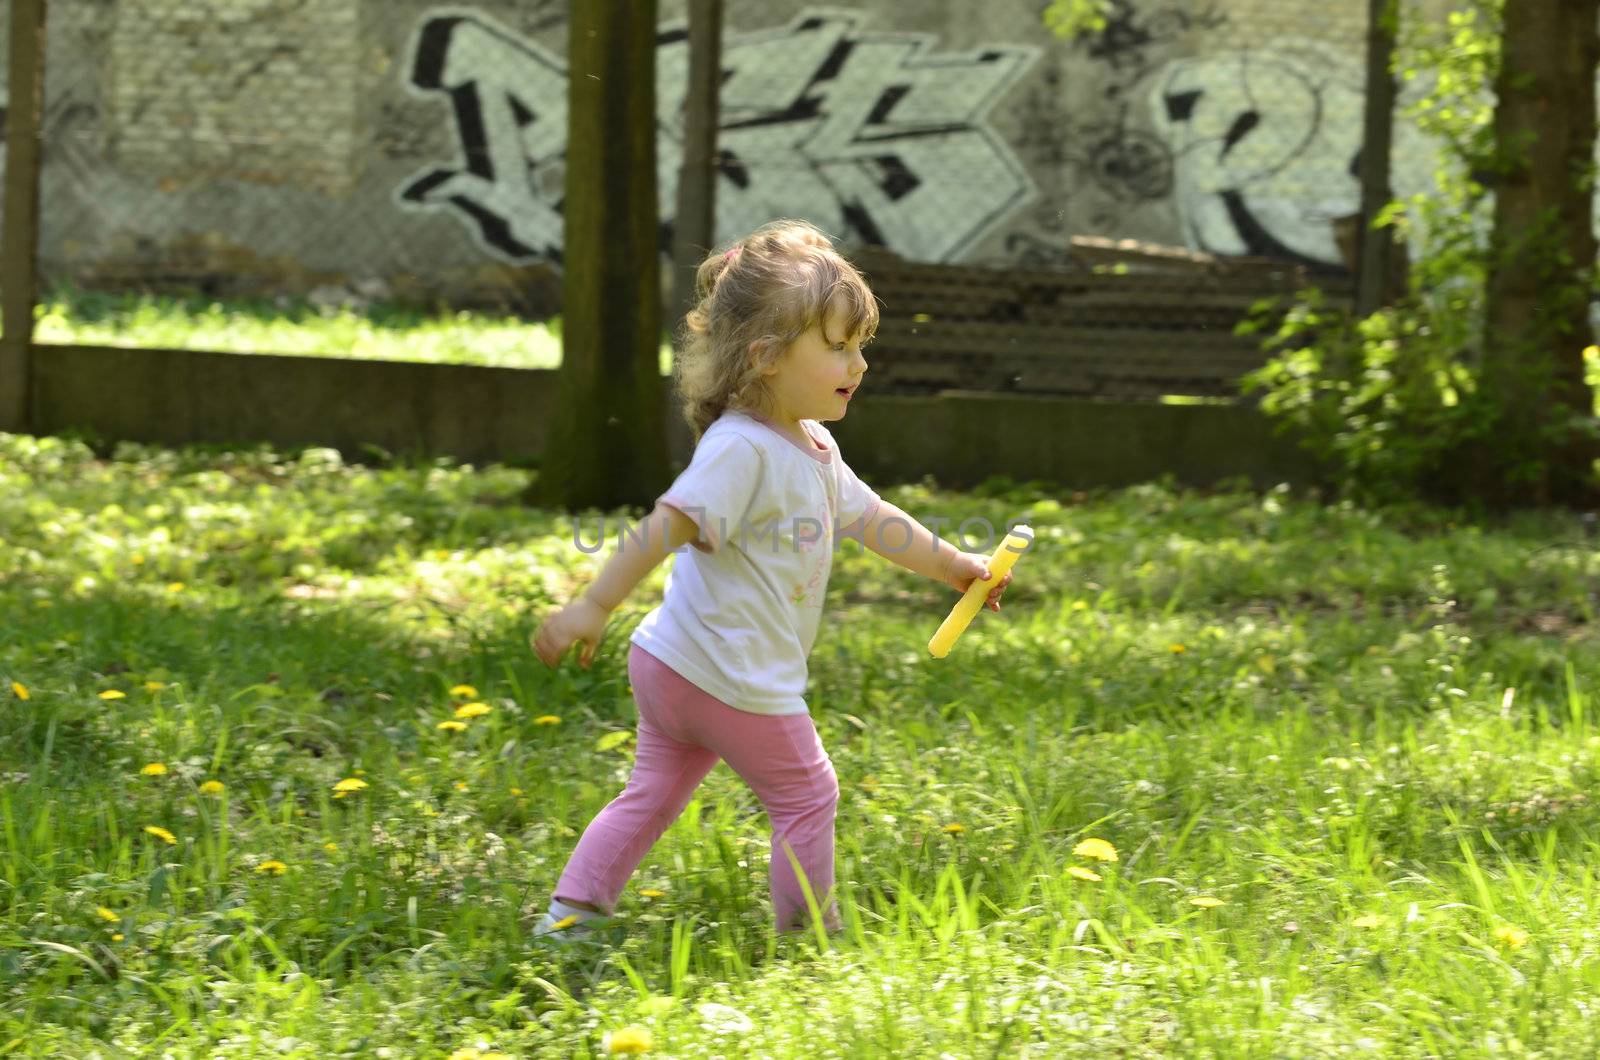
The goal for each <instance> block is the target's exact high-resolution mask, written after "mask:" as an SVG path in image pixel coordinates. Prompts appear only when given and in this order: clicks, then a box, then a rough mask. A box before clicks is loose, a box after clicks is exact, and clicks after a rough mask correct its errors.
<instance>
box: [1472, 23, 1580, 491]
mask: <svg viewBox="0 0 1600 1060" xmlns="http://www.w3.org/2000/svg"><path fill="white" fill-rule="evenodd" d="M1504 11H1505V14H1504V18H1505V23H1504V31H1503V38H1502V50H1501V61H1500V71H1499V75H1498V77H1497V78H1496V83H1495V92H1496V97H1497V98H1496V104H1495V117H1494V132H1495V138H1496V142H1497V151H1498V154H1499V162H1498V164H1497V167H1496V168H1497V172H1496V174H1495V182H1494V189H1495V208H1494V229H1493V233H1492V235H1491V237H1490V263H1489V283H1488V292H1487V294H1488V304H1487V314H1486V318H1485V327H1486V333H1485V335H1484V363H1483V369H1484V370H1483V376H1482V382H1483V385H1484V393H1485V394H1486V395H1487V396H1488V397H1489V398H1490V400H1492V401H1494V402H1495V404H1496V405H1497V406H1498V409H1499V413H1500V416H1501V419H1500V421H1499V423H1497V424H1496V425H1495V430H1494V433H1493V436H1492V438H1491V442H1492V443H1493V444H1494V445H1495V447H1496V448H1495V453H1496V458H1495V460H1494V461H1493V462H1494V463H1496V464H1498V465H1499V466H1498V467H1496V468H1495V470H1494V475H1495V478H1496V482H1495V483H1494V485H1493V486H1492V487H1491V490H1490V492H1491V494H1498V496H1491V497H1490V498H1488V499H1490V500H1493V501H1497V502H1499V503H1502V504H1572V505H1592V504H1594V503H1595V502H1596V491H1595V486H1594V474H1593V470H1592V461H1593V460H1594V458H1595V457H1596V456H1597V455H1600V444H1597V443H1596V441H1595V439H1594V436H1593V434H1592V431H1591V430H1590V428H1591V426H1592V424H1593V400H1594V399H1593V396H1592V395H1591V394H1590V391H1589V388H1588V387H1587V385H1585V383H1584V375H1583V349H1584V347H1585V346H1588V345H1589V344H1590V343H1591V342H1592V340H1593V329H1592V328H1591V326H1590V323H1589V301H1590V294H1591V291H1592V290H1593V279H1594V267H1595V236H1594V217H1593V208H1592V206H1591V198H1590V196H1591V190H1590V180H1589V177H1590V174H1591V170H1592V167H1593V160H1594V147H1595V88H1594V79H1595V68H1596V64H1597V63H1600V32H1597V29H1596V25H1597V20H1600V0H1510V2H1508V3H1506V4H1505V8H1504ZM1507 460H1509V461H1510V463H1509V464H1507ZM1534 469H1538V470H1537V471H1535V470H1534Z"/></svg>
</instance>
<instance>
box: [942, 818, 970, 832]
mask: <svg viewBox="0 0 1600 1060" xmlns="http://www.w3.org/2000/svg"><path fill="white" fill-rule="evenodd" d="M944 830H945V831H946V832H949V833H950V834H951V835H960V834H961V833H962V832H965V831H966V830H967V826H966V825H964V824H960V823H958V822H955V821H951V822H950V823H949V824H947V825H945V826H944Z"/></svg>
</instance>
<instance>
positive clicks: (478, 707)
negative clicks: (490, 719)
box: [456, 703, 494, 718]
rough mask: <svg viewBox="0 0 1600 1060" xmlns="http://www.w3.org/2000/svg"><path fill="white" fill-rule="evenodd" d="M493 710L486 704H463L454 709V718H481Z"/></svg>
mask: <svg viewBox="0 0 1600 1060" xmlns="http://www.w3.org/2000/svg"><path fill="white" fill-rule="evenodd" d="M493 709H494V708H493V707H491V706H489V704H487V703H463V704H461V705H460V706H459V707H457V708H456V717H458V718H481V717H483V716H484V715H485V714H487V713H489V712H490V711H491V710H493Z"/></svg>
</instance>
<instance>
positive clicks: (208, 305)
mask: <svg viewBox="0 0 1600 1060" xmlns="http://www.w3.org/2000/svg"><path fill="white" fill-rule="evenodd" d="M35 317H36V334H37V338H38V341H40V342H46V343H61V344H75V345H90V346H102V345H103V346H131V347H141V348H169V349H184V350H213V351H218V352H228V353H276V354H289V355H295V356H302V357H349V358H358V359H362V360H375V361H425V362H429V363H434V364H481V365H492V366H497V367H505V368H555V367H556V366H558V365H559V364H560V363H561V318H560V317H552V318H551V319H550V320H546V321H529V320H524V319H522V318H520V317H516V316H510V315H503V314H493V313H483V312H474V311H470V310H458V311H441V312H427V311H424V310H422V309H418V308H416V307H408V306H394V305H383V304H376V305H357V304H353V303H346V304H322V305H319V304H315V303H312V302H309V301H307V300H305V299H303V298H293V299H291V298H287V297H286V298H281V299H258V300H253V301H252V300H248V299H230V300H216V299H210V298H204V297H201V296H199V295H189V296H181V295H165V294H163V295H157V294H127V293H124V294H112V293H105V292H97V291H87V290H83V289H80V288H76V287H69V286H60V287H56V288H55V289H53V290H52V291H50V292H49V293H48V294H46V295H45V296H44V297H42V298H41V299H40V301H39V305H38V306H37V307H36V308H35ZM671 370H672V349H671V344H670V342H669V341H668V340H667V339H666V338H663V341H662V348H661V371H662V374H669V373H670V372H671Z"/></svg>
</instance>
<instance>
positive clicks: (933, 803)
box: [0, 435, 1600, 1057]
mask: <svg viewBox="0 0 1600 1060" xmlns="http://www.w3.org/2000/svg"><path fill="white" fill-rule="evenodd" d="M0 476H3V483H0V484H3V488H4V490H5V495H6V497H7V498H8V501H9V503H8V504H6V505H5V506H3V507H0V709H3V710H4V712H5V716H6V721H5V724H4V725H3V726H0V836H3V844H0V1052H3V1053H7V1054H13V1055H29V1056H87V1055H98V1056H105V1057H115V1056H134V1055H137V1056H144V1055H156V1054H161V1055H173V1056H201V1055H203V1056H246V1055H248V1056H255V1055H265V1054H269V1053H270V1054H271V1055H278V1056H300V1057H321V1056H335V1055H345V1056H381V1055H390V1056H405V1057H411V1056H437V1057H443V1056H449V1055H452V1054H456V1055H461V1056H466V1055H471V1054H470V1052H468V1051H469V1050H473V1049H477V1050H479V1051H480V1053H492V1052H496V1051H498V1052H502V1053H505V1054H507V1055H514V1056H549V1057H570V1056H581V1055H590V1054H591V1053H593V1052H594V1051H596V1050H599V1049H600V1048H601V1044H602V1042H605V1041H607V1039H606V1038H605V1035H607V1034H608V1033H613V1032H618V1031H621V1030H623V1029H624V1028H628V1027H636V1028H640V1029H641V1030H642V1031H643V1032H644V1033H647V1034H648V1035H649V1036H650V1037H651V1038H652V1040H653V1044H654V1049H655V1051H657V1052H659V1053H661V1054H665V1055H676V1056H703V1055H762V1056H773V1057H798V1056H804V1057H821V1056H830V1057H831V1056H863V1055H868V1056H929V1057H931V1056H939V1055H949V1056H963V1057H964V1056H998V1055H1016V1056H1033V1057H1045V1056H1052V1057H1053V1056H1059V1055H1073V1054H1078V1053H1082V1054H1084V1055H1088V1054H1090V1053H1093V1054H1095V1055H1119V1056H1125V1057H1154V1056H1185V1057H1189V1056H1217V1057H1253V1056H1272V1057H1286V1056H1292V1057H1301V1056H1305V1057H1312V1056H1315V1057H1326V1056H1347V1055H1358V1054H1359V1055H1384V1056H1442V1055H1448V1056H1490V1055H1504V1054H1507V1053H1517V1052H1522V1053H1526V1054H1527V1055H1546V1056H1552V1057H1554V1056H1562V1057H1565V1056H1583V1055H1593V1054H1594V1052H1595V1050H1596V1048H1597V1047H1600V1029H1597V1028H1600V1023H1597V1022H1596V1020H1595V1018H1594V1017H1595V1012H1594V1004H1595V1003H1594V998H1595V997H1596V996H1600V928H1597V926H1596V925H1597V924H1600V890H1597V876H1600V840H1597V839H1596V836H1597V835H1600V827H1597V826H1600V812H1597V807H1596V805H1595V799H1594V798H1593V795H1592V793H1593V792H1594V789H1595V781H1596V761H1597V754H1600V732H1597V730H1596V727H1595V719H1594V711H1593V706H1592V700H1591V697H1592V695H1593V687H1594V686H1593V682H1592V675H1593V674H1594V673H1595V672H1596V663H1597V659H1596V654H1597V653H1596V647H1595V638H1594V635H1593V632H1592V631H1593V628H1594V594H1593V585H1594V577H1595V574H1596V553H1595V550H1594V545H1593V542H1592V541H1590V540H1588V539H1587V538H1586V536H1585V531H1584V528H1583V526H1582V524H1581V523H1580V522H1579V521H1578V520H1577V519H1576V518H1574V517H1571V516H1567V515H1563V514H1560V513H1530V514H1525V515H1521V516H1518V517H1515V518H1513V519H1509V520H1506V521H1504V522H1502V523H1500V524H1497V525H1492V526H1489V525H1473V524H1466V523H1463V522H1461V521H1460V520H1459V516H1457V515H1456V514H1455V513H1451V512H1446V511H1438V510H1431V509H1421V508H1418V509H1390V510H1383V511H1368V510H1361V509H1358V508H1353V507H1350V506H1348V505H1339V506H1322V505H1319V504H1317V503H1316V502H1315V501H1314V500H1312V499H1308V498H1304V497H1297V496H1294V495H1292V494H1290V493H1289V492H1287V491H1284V490H1275V491H1271V492H1268V493H1265V494H1260V493H1252V492H1249V491H1247V490H1244V489H1243V488H1241V487H1239V486H1237V485H1233V486H1230V487H1229V488H1225V489H1219V490H1217V491H1208V492H1204V493H1201V492H1193V491H1183V490H1178V489H1176V488H1174V487H1173V486H1172V484H1171V483H1170V482H1157V483H1151V484H1147V485H1144V486H1139V487H1135V488H1131V489H1126V490H1120V491H1098V492H1092V493H1089V494H1061V493H1052V492H1050V491H1048V490H1045V489H1042V488H1037V487H1027V486H1021V487H1018V486H1013V485H1010V484H1007V483H1004V482H995V483H992V484H991V485H990V487H989V488H987V489H983V490H979V491H974V492H972V493H952V492H946V491H942V490H938V489H936V488H934V487H933V486H932V485H931V484H924V485H920V486H904V487H896V488H892V489H886V490H885V491H884V492H885V496H886V497H888V499H890V500H892V501H894V502H895V503H896V504H899V505H900V506H902V507H904V508H906V509H908V510H910V511H912V512H913V513H917V514H921V515H923V516H924V517H930V516H941V517H945V518H948V519H950V520H952V521H951V522H950V523H949V524H948V525H957V524H959V522H960V520H962V519H964V518H967V517H970V516H981V517H984V518H987V519H989V520H990V521H991V522H993V523H996V524H998V523H1001V522H1003V521H1004V520H1006V519H1010V518H1018V517H1021V518H1026V519H1027V520H1029V521H1030V522H1031V523H1032V524H1033V525H1034V526H1035V527H1036V528H1037V529H1038V531H1039V534H1040V537H1039V547H1038V548H1037V549H1036V550H1035V552H1034V553H1033V554H1030V555H1029V556H1028V557H1026V558H1025V559H1024V561H1023V562H1022V564H1020V565H1019V568H1018V572H1017V580H1016V582H1015V583H1014V584H1013V585H1012V587H1011V588H1010V589H1009V590H1008V592H1007V596H1006V600H1005V603H1004V607H1003V610H1002V611H1001V612H1000V613H999V614H998V615H996V614H982V615H980V616H979V618H978V619H977V621H976V623H975V625H974V628H973V629H972V630H970V631H969V632H968V633H967V634H966V635H965V636H964V637H963V639H962V640H961V641H960V642H959V643H958V644H957V646H956V648H955V650H954V652H952V655H951V657H950V658H949V659H948V660H945V661H940V662H935V661H933V660H930V659H929V658H928V657H927V655H926V652H925V650H924V645H925V644H926V641H927V638H928V636H929V635H930V634H931V633H932V631H933V629H934V628H935V627H936V626H937V624H938V622H939V620H940V619H941V618H942V617H943V615H944V613H945V611H946V610H947V608H948V606H949V605H950V603H951V602H952V596H953V594H951V593H949V591H948V590H945V589H942V588H940V587H939V586H937V585H934V584H933V583H932V582H929V581H926V580H921V579H918V578H917V577H916V576H914V575H911V574H909V573H907V572H904V571H902V570H900V569H899V568H897V567H895V566H893V565H892V564H890V563H887V562H885V561H884V560H883V559H882V558H880V557H878V556H875V555H871V554H868V553H864V552H862V550H860V549H859V548H858V547H856V546H855V545H853V544H848V545H846V546H844V547H843V548H842V549H841V551H840V553H839V555H838V559H837V563H836V566H835V572H834V576H833V586H832V594H831V597H830V606H829V608H828V612H827V615H826V620H825V621H824V623H823V626H822V630H821V634H820V637H819V639H818V643H817V646H816V649H815V651H814V653H813V656H812V691H811V696H810V703H811V707H812V711H813V714H814V716H815V718H816V720H817V724H818V726H819V729H820V732H821V735H822V738H823V742H824V744H825V746H827V747H828V748H829V750H830V753H831V756H832V758H833V761H834V763H835V767H836V769H837V771H838V774H839V777H840V783H841V788H842V797H841V802H840V807H839V817H838V877H839V881H840V887H841V904H842V907H843V913H844V918H845V922H846V930H845V931H844V932H843V933H842V934H841V935H839V936H836V937H833V938H830V939H826V940H825V941H824V940H818V939H816V938H813V937H810V936H804V937H801V938H799V939H777V938H775V937H774V936H773V935H772V933H771V929H770V927H769V925H768V918H769V916H770V910H769V907H768V905H767V894H766V888H767V883H766V870H767V855H768V847H767V844H768V831H767V827H766V821H765V818H764V816H763V815H762V813H761V811H760V807H759V805H758V804H757V803H756V802H755V801H754V799H753V797H752V796H751V795H750V793H749V792H748V790H747V789H746V788H745V787H744V785H743V784H742V782H740V781H739V780H738V778H737V777H736V776H735V775H733V774H732V773H731V772H730V771H729V770H728V769H727V767H726V766H725V765H719V766H718V767H717V768H716V769H715V770H713V772H712V773H711V775H710V776H709V777H708V779H707V781H706V782H705V784H704V785H703V787H702V788H701V789H700V791H699V793H698V795H697V797H696V799H695V801H694V802H692V803H691V805H690V807H689V809H688V810H687V812H686V813H685V814H684V815H683V817H681V818H680V819H679V820H678V822H677V823H675V824H674V825H673V827H672V828H671V829H670V830H669V831H668V832H667V834H666V835H665V837H663V839H662V841H661V842H660V843H659V844H658V845H657V847H656V848H655V849H654V850H653V851H652V852H651V854H650V855H649V857H648V858H647V859H646V861H645V863H644V864H643V866H641V868H640V870H639V872H638V873H637V875H636V876H635V877H634V879H633V881H632V882H631V883H630V886H629V888H628V889H627V891H626V892H625V894H624V897H623V900H622V904H621V907H620V914H621V916H622V918H623V921H624V924H625V927H626V932H625V936H624V940H623V941H622V942H621V944H620V945H619V946H618V947H617V948H616V949H614V950H612V951H610V952H609V953H603V954H592V953H582V952H559V951H558V952H550V951H547V950H543V949H541V948H539V947H538V946H536V945H534V944H532V942H531V941H530V939H529V938H528V935H527V928H528V925H529V922H530V920H531V918H532V917H533V916H534V915H536V914H537V913H539V912H540V911H542V909H543V906H544V903H545V902H546V901H547V899H548V897H549V888H550V887H551V886H552V885H553V884H554V881H555V879H556V877H557V875H558V874H559V872H560V870H561V867H562V865H563V864H564V861H565V859H566V857H567V855H568V854H569V853H570V851H571V849H572V846H573V844H574V842H575V840H576V838H577V836H578V835H579V834H580V832H581V830H582V829H583V828H584V826H585V825H586V824H587V822H588V821H589V820H590V819H591V818H592V816H593V815H594V814H595V813H596V812H598V811H599V809H600V808H601V807H602V806H604V805H605V803H606V802H607V801H609V799H610V798H612V797H613V796H614V795H615V794H616V793H617V792H618V791H619V790H620V789H621V786H622V784H623V782H624V781H625V779H626V777H627V774H628V770H629V767H630V761H631V758H630V756H631V749H632V744H631V742H630V741H629V740H628V738H627V734H629V733H630V732H631V729H632V726H633V722H634V711H633V706H632V702H631V699H630V696H629V692H628V688H627V674H626V666H625V661H626V656H625V647H626V634H627V633H628V631H629V630H630V629H631V627H632V625H633V624H634V623H636V622H637V621H638V619H639V618H641V617H642V616H643V614H644V612H645V611H646V610H648V609H649V608H650V607H651V606H652V605H653V604H654V603H655V602H656V601H658V600H659V595H660V592H661V589H662V584H663V578H664V575H665V572H666V566H665V565H664V566H663V568H661V569H658V570H657V571H656V572H655V573H654V574H653V575H652V576H651V577H650V578H649V579H648V580H647V581H646V582H645V584H644V585H643V586H641V588H640V590H639V591H638V592H637V593H636V594H635V596H634V598H633V599H632V600H631V601H630V602H629V603H628V604H627V605H626V606H625V607H624V609H623V610H622V611H621V612H620V613H619V616H618V618H617V619H616V620H614V623H613V626H612V627H611V630H610V631H609V632H608V635H607V640H606V642H605V643H603V645H602V648H601V651H600V653H599V655H598V656H597V660H596V663H595V665H594V667H593V669H591V670H588V671H584V670H580V669H578V668H576V667H575V665H574V664H572V663H571V662H568V663H567V664H566V665H565V666H563V667H562V668H561V669H559V670H555V671H551V670H548V669H546V668H544V667H543V666H542V665H541V664H539V663H538V661H537V660H536V658H535V657H534V656H533V655H532V654H531V652H530V651H529V650H528V648H527V646H526V638H527V636H528V634H529V633H530V632H532V630H533V629H534V628H535V626H536V624H537V622H538V621H539V619H540V618H541V616H542V615H544V614H545V613H546V612H547V611H548V609H549V608H550V607H551V606H552V605H553V604H555V603H557V602H559V601H563V600H565V599H566V598H568V596H569V595H570V594H572V593H573V592H574V591H575V590H576V589H577V588H578V587H579V586H580V585H581V584H582V583H584V582H585V581H586V580H587V579H588V578H590V577H592V575H593V574H594V573H595V571H596V570H597V569H598V565H599V564H600V563H601V562H602V561H603V559H604V554H601V555H587V554H584V553H582V552H580V551H579V550H578V549H576V548H575V547H574V545H573V526H572V523H571V520H570V519H567V518H565V517H561V516H558V515H556V514H554V513H551V512H547V511H540V510H530V509H527V508H524V507H522V506H520V505H519V504H518V503H517V501H516V497H517V496H518V494H519V491H520V490H521V489H522V487H523V486H524V485H525V483H526V481H527V473H526V472H523V471H518V470H511V469H505V468H499V467H485V468H470V467H461V466H456V465H452V464H450V463H449V462H447V461H439V462H436V463H431V464H412V465H404V466H394V467H388V468H376V467H360V466H346V465H344V464H342V463H340V462H339V460H338V458H337V456H336V455H334V454H332V453H331V452H330V451H325V450H315V449H312V450H306V451H304V452H301V453H293V454H279V453H274V452H271V451H269V450H266V449H256V450H242V451H231V452H230V451H226V450H220V449H210V450H202V449H193V450H186V451H164V450H159V449H154V448H145V447H140V446H135V445H124V446H122V447H120V448H119V449H118V450H117V451H116V453H115V454H114V455H113V456H112V458H111V459H108V460H100V459H96V458H95V456H94V455H93V454H92V453H91V452H90V451H89V450H88V449H87V448H85V447H84V446H82V445H80V444H77V443H74V442H70V441H63V440H59V439H52V438H33V437H27V436H18V435H9V436H0ZM597 514H598V513H591V515H590V517H591V518H593V517H594V516H595V515H597ZM592 527H593V524H589V529H588V530H586V532H585V533H584V535H583V540H584V541H586V542H592V541H593V529H592ZM607 551H609V549H608V550H607ZM463 685H470V686H472V688H471V690H470V691H469V690H467V689H463V688H461V687H460V686H463ZM112 693H121V694H122V695H121V697H120V698H106V697H107V695H108V694H112ZM468 699H470V700H472V701H474V702H481V703H484V704H486V705H488V706H489V707H490V708H491V709H490V712H489V713H487V714H485V715H482V716H480V717H476V718H472V719H471V720H470V721H468V723H467V728H466V730H465V731H463V732H458V733H451V732H448V731H444V730H441V729H440V728H439V727H438V725H439V723H440V722H441V721H444V720H448V719H451V718H452V717H453V715H454V711H455V709H456V707H457V706H458V705H459V704H460V703H462V702H463V701H465V700H468ZM552 719H554V720H552ZM619 734H620V735H619ZM157 764H159V765H160V766H163V767H165V771H164V772H162V771H160V770H157V769H154V768H149V769H147V767H153V766H155V765H157ZM347 780H359V781H362V782H364V784H365V787H361V786H359V785H345V786H346V787H356V788H357V790H354V791H350V792H348V793H345V794H343V795H341V793H340V792H339V791H338V790H337V789H338V786H339V785H340V782H341V781H347ZM210 781H216V782H219V783H220V784H221V785H222V787H221V789H220V791H218V790H216V788H215V787H214V786H213V787H205V786H204V785H206V784H207V782H210ZM152 828H156V829H163V830H165V832H166V833H169V834H170V838H171V842H169V841H168V840H167V838H165V837H163V835H161V834H160V833H158V832H152V831H150V829H152ZM1086 839H1099V840H1104V841H1105V843H1107V844H1109V846H1110V848H1112V849H1114V850H1115V852H1116V860H1114V861H1107V860H1098V859H1096V858H1095V857H1093V856H1091V855H1092V854H1093V853H1095V851H1096V849H1097V845H1095V844H1091V845H1089V846H1080V844H1082V843H1083V841H1084V840H1086ZM1098 850H1099V853H1100V854H1101V855H1102V856H1104V855H1105V854H1106V850H1105V848H1098ZM1078 851H1083V853H1079V852H1078ZM1085 871H1087V872H1088V873H1092V874H1094V875H1097V876H1099V877H1100V878H1099V879H1098V880H1094V879H1090V878H1088V877H1087V876H1086V875H1085ZM647 890H648V891H652V892H660V894H659V896H654V895H647V894H646V893H645V892H646V891H647ZM1212 900H1214V901H1212ZM610 1041H611V1043H612V1044H618V1043H619V1042H620V1041H621V1039H620V1038H618V1037H613V1038H611V1039H610ZM380 1050H388V1052H387V1053H384V1052H380Z"/></svg>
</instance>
